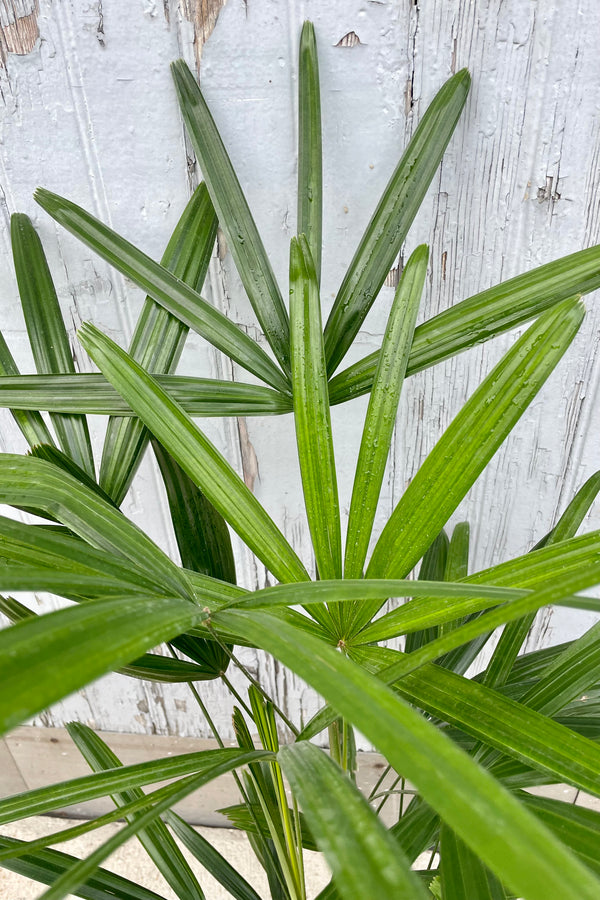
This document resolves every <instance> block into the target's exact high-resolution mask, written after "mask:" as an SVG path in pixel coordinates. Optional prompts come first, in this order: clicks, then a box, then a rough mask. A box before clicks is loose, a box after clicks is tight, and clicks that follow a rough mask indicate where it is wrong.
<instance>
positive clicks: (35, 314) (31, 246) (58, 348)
mask: <svg viewBox="0 0 600 900" xmlns="http://www.w3.org/2000/svg"><path fill="white" fill-rule="evenodd" d="M10 225H11V241H12V249H13V256H14V261H15V271H16V275H17V284H18V285H19V296H20V298H21V307H22V309H23V315H24V317H25V325H26V326H27V334H28V335H29V342H30V344H31V351H32V353H33V358H34V361H35V366H36V369H37V370H38V372H39V373H40V374H41V375H43V374H55V375H56V374H60V373H69V372H71V373H74V372H75V364H74V362H73V351H72V350H71V345H70V343H69V336H68V334H67V331H66V329H65V324H64V322H63V318H62V314H61V311H60V306H59V304H58V298H57V296H56V290H55V288H54V283H53V281H52V276H51V274H50V269H49V268H48V263H47V261H46V256H45V254H44V250H43V248H42V242H41V241H40V239H39V237H38V235H37V232H36V231H35V229H34V227H33V225H32V224H31V221H30V220H29V218H28V217H27V216H26V215H24V214H23V213H14V214H13V216H12V217H11V222H10ZM51 420H52V424H53V426H54V429H55V431H56V434H57V435H58V439H59V442H60V444H61V446H62V448H63V450H64V451H65V453H66V454H67V455H68V456H70V457H72V459H73V460H74V461H75V462H76V463H77V464H78V465H79V466H81V468H82V469H83V470H84V471H85V472H87V474H88V475H91V476H93V475H94V457H93V454H92V444H91V441H90V434H89V431H88V427H87V422H86V420H85V417H84V416H78V415H64V414H60V413H54V414H53V415H52V416H51Z"/></svg>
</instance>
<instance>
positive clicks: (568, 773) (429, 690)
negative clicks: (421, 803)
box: [331, 647, 600, 805]
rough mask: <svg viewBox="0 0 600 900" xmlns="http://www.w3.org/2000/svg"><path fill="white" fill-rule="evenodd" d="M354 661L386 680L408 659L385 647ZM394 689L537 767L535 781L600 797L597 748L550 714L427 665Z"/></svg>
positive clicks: (364, 652)
mask: <svg viewBox="0 0 600 900" xmlns="http://www.w3.org/2000/svg"><path fill="white" fill-rule="evenodd" d="M353 657H355V658H356V659H357V660H358V661H359V662H360V664H361V665H363V666H365V667H366V668H367V669H368V670H369V671H372V672H377V677H378V678H381V679H382V680H384V679H386V680H387V678H388V675H387V671H388V670H389V671H391V669H392V665H393V664H394V663H393V661H394V659H396V660H402V659H403V658H406V657H405V656H404V654H399V653H398V652H396V651H393V650H388V649H386V648H384V647H364V648H362V647H361V648H358V649H356V650H355V651H353ZM394 690H395V691H396V692H397V693H399V694H400V695H401V696H402V697H403V698H404V699H405V700H407V701H408V702H410V703H412V704H414V705H415V706H417V707H419V708H421V709H424V710H425V711H426V712H428V713H429V714H430V715H431V716H435V717H436V718H439V719H441V721H443V722H448V723H450V724H451V725H454V726H456V727H457V728H460V729H461V730H462V731H464V732H466V733H467V734H469V735H471V736H473V737H475V738H476V739H478V740H481V741H482V742H483V743H485V744H487V745H489V746H491V747H494V748H495V749H496V750H500V751H501V752H502V753H506V754H507V755H509V756H511V757H512V758H513V759H516V760H518V761H519V762H520V763H524V764H526V765H527V766H529V767H531V768H533V769H536V770H537V772H538V780H537V781H536V782H534V783H537V784H540V783H542V784H543V783H544V782H545V776H546V775H548V774H550V775H551V776H552V777H551V780H552V781H558V782H561V781H566V782H567V783H569V784H574V785H576V786H578V787H581V789H582V790H585V791H587V792H588V793H591V794H594V795H596V796H597V795H598V794H599V793H600V775H599V773H600V765H599V760H600V747H599V746H598V744H596V743H594V742H593V741H590V740H587V739H586V738H584V737H582V736H581V735H579V734H577V733H576V732H575V731H573V730H571V729H569V728H567V727H565V726H564V725H561V724H559V723H558V722H555V721H553V720H552V719H549V718H548V717H547V716H543V715H541V714H540V713H537V712H535V711H534V710H531V709H528V708H527V707H525V706H523V705H522V704H521V703H516V702H515V701H514V700H511V699H510V698H508V697H505V696H503V695H502V694H500V693H498V692H497V691H493V690H491V689H490V688H487V687H485V685H482V684H479V683H478V682H475V681H472V680H471V679H468V678H465V677H464V676H462V675H455V674H454V673H453V672H449V671H448V670H447V669H442V668H441V667H440V666H432V665H429V666H423V667H422V668H421V669H419V670H418V671H417V672H413V673H412V674H410V675H407V676H405V677H404V678H402V679H401V680H398V681H396V682H395V683H394ZM331 714H332V713H331ZM498 771H499V769H498ZM493 772H494V774H495V773H496V766H494V769H493ZM498 777H499V776H498ZM546 780H547V779H546ZM432 805H433V804H432Z"/></svg>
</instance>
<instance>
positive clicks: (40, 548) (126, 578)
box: [0, 516, 157, 593]
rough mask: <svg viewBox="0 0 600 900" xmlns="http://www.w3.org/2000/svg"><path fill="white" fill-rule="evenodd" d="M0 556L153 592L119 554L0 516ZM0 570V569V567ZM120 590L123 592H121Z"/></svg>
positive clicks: (153, 585) (148, 580)
mask: <svg viewBox="0 0 600 900" xmlns="http://www.w3.org/2000/svg"><path fill="white" fill-rule="evenodd" d="M0 558H2V559H3V560H6V561H7V562H9V563H20V564H21V565H22V566H23V567H24V568H31V569H35V568H39V569H42V568H45V569H46V571H48V570H49V569H54V570H62V571H63V572H64V573H65V575H66V574H67V573H68V572H72V573H74V574H75V573H79V574H81V575H100V574H101V575H103V576H104V577H105V578H106V583H107V585H109V584H111V583H112V584H118V583H119V584H121V585H123V584H127V585H128V588H127V590H129V589H136V590H145V591H150V592H153V593H156V590H157V588H156V582H155V581H153V580H152V579H151V578H149V577H147V576H144V575H142V573H141V572H138V571H132V567H131V565H130V564H128V563H126V562H124V560H123V557H121V556H116V555H114V554H110V553H108V552H106V551H105V550H97V549H95V548H94V547H91V546H90V545H89V544H86V543H84V542H83V541H81V540H79V539H78V538H75V537H74V536H73V535H71V534H69V533H68V532H66V531H65V532H63V531H60V530H58V529H53V530H50V529H48V528H45V527H44V526H39V525H25V524H24V523H23V522H17V521H16V520H15V519H8V518H6V517H4V516H0ZM0 571H2V570H1V569H0ZM122 592H123V591H122Z"/></svg>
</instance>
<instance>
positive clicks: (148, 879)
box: [0, 816, 329, 900]
mask: <svg viewBox="0 0 600 900" xmlns="http://www.w3.org/2000/svg"><path fill="white" fill-rule="evenodd" d="M77 824H80V823H79V822H77V821H73V820H69V819H63V818H60V819H57V818H50V817H49V816H37V817H32V818H30V819H24V820H23V821H21V822H17V823H15V824H14V825H5V826H3V828H2V833H3V834H4V835H6V836H8V837H16V838H19V839H20V840H26V841H28V840H34V839H35V838H38V837H42V836H43V835H45V834H51V833H52V832H53V831H59V830H61V829H63V828H68V827H69V826H70V825H77ZM120 827H122V826H121V825H120V824H118V823H115V824H114V825H107V826H105V827H104V828H99V829H98V830H97V831H94V832H91V833H90V834H86V835H83V836H82V837H80V838H76V839H75V840H74V841H69V842H68V843H64V844H60V845H59V846H58V847H57V849H59V850H63V851H64V852H65V853H72V854H73V855H74V856H80V857H83V856H88V855H89V854H90V853H91V852H92V851H93V850H94V849H95V848H96V847H97V846H98V845H99V844H101V843H103V841H105V840H107V839H108V838H109V837H110V836H111V835H112V834H114V832H115V831H117V830H118V829H119V828H120ZM198 831H200V832H201V834H203V835H204V837H205V838H207V839H208V840H210V842H211V844H213V846H214V847H216V848H217V850H219V852H220V853H222V854H223V856H225V857H226V858H227V859H228V860H229V862H230V863H232V864H233V865H235V867H236V869H237V870H238V871H239V872H240V873H241V874H242V875H243V876H244V878H246V879H247V881H249V882H250V884H251V885H252V886H253V887H254V888H255V890H256V891H257V892H258V893H259V895H260V896H261V897H264V898H267V897H269V890H268V886H267V879H266V877H265V876H264V872H263V870H262V868H261V867H260V865H259V864H258V863H257V861H256V857H255V856H254V853H253V852H252V849H251V847H250V844H249V843H248V841H247V839H246V838H245V836H244V835H243V834H241V833H240V832H237V831H233V830H231V829H229V828H203V827H198ZM183 852H184V854H185V856H186V857H187V859H188V860H189V862H190V865H191V867H192V869H193V871H194V872H195V874H196V875H197V877H198V880H199V882H200V884H201V886H202V889H203V891H204V893H205V894H206V897H207V900H231V894H229V893H228V892H227V891H226V890H224V888H222V887H221V886H220V885H219V884H218V883H217V882H216V881H215V880H214V878H212V876H211V875H209V874H208V872H206V870H204V869H203V868H202V866H200V864H199V863H198V862H197V861H196V860H195V859H194V858H193V857H192V856H191V855H190V854H189V853H188V852H187V851H186V850H185V849H184V850H183ZM103 868H105V869H110V870H111V871H112V872H116V873H117V874H119V875H123V876H125V877H126V878H130V879H131V880H132V881H136V882H137V883H138V884H142V885H143V886H144V887H147V888H151V889H152V890H153V891H156V893H157V894H159V895H160V896H161V897H164V898H165V900H178V898H177V896H176V894H174V893H173V891H172V890H171V889H170V888H169V886H168V885H167V883H166V882H165V881H164V879H163V878H162V876H161V875H160V874H159V873H158V872H157V870H156V868H155V866H154V864H153V863H152V862H151V861H150V859H149V858H148V856H146V853H145V852H144V850H143V848H142V847H141V845H140V844H139V843H138V841H136V840H132V841H129V842H128V843H127V844H125V845H124V846H123V847H122V848H121V849H120V850H119V851H117V853H115V854H114V855H113V856H111V857H110V858H109V859H108V860H107V861H106V862H105V863H104V864H103ZM306 875H307V887H308V890H309V896H310V897H314V896H316V894H318V892H319V891H320V890H321V888H323V887H324V886H325V885H326V884H327V882H328V881H329V873H328V869H327V866H326V864H325V862H324V861H323V859H322V858H321V856H320V854H318V853H311V852H306ZM44 890H45V887H44V885H41V884H38V883H36V882H33V881H30V880H29V879H27V878H23V877H22V876H21V875H15V874H14V873H13V872H8V871H7V870H6V869H0V898H2V900H36V898H38V897H40V896H41V894H42V893H43V892H44Z"/></svg>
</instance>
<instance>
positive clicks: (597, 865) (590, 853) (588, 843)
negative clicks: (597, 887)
mask: <svg viewBox="0 0 600 900" xmlns="http://www.w3.org/2000/svg"><path fill="white" fill-rule="evenodd" d="M519 797H520V799H521V800H522V801H523V803H524V804H525V806H527V808H528V809H530V810H531V811H532V812H534V813H535V814H536V816H538V818H540V819H541V821H542V822H543V823H544V825H546V826H547V827H548V828H550V829H551V830H552V831H553V832H554V833H555V834H556V835H557V837H559V838H560V840H561V841H562V842H563V843H564V844H566V845H567V847H570V849H571V850H572V851H573V852H574V853H576V854H577V856H578V857H579V859H580V860H581V861H582V862H584V863H585V864H586V866H588V867H589V868H590V869H591V870H592V871H593V872H595V873H596V874H597V875H600V856H599V855H598V846H599V841H600V813H598V812H595V811H594V810H592V809H584V808H583V807H581V806H573V804H572V803H563V802H562V801H561V800H553V799H551V798H550V797H534V796H532V795H531V794H526V793H522V794H519Z"/></svg>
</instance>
